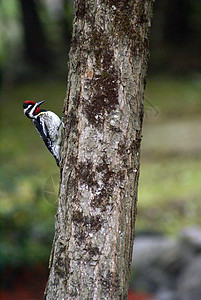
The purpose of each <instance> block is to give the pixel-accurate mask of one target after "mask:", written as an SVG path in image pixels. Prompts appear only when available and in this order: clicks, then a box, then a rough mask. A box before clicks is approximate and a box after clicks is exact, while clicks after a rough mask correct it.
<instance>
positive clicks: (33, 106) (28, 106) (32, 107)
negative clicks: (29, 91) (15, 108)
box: [23, 100, 44, 119]
mask: <svg viewBox="0 0 201 300" xmlns="http://www.w3.org/2000/svg"><path fill="white" fill-rule="evenodd" d="M43 102H44V100H43V101H40V102H34V101H30V100H28V101H24V103H23V110H24V114H25V115H26V116H27V117H28V118H30V119H36V118H37V115H38V113H39V112H40V105H41V104H42V103H43Z"/></svg>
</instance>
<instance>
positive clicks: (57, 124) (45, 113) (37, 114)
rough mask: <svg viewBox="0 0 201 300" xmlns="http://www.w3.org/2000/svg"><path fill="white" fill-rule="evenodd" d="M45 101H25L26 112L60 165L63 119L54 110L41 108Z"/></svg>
mask: <svg viewBox="0 0 201 300" xmlns="http://www.w3.org/2000/svg"><path fill="white" fill-rule="evenodd" d="M43 102H44V101H40V102H37V103H36V102H34V101H25V102H24V103H23V109H24V114H25V115H26V116H27V117H28V118H29V119H31V121H32V123H33V125H34V126H35V128H36V130H37V131H38V133H39V134H40V136H41V137H42V139H43V142H44V143H45V145H46V147H47V148H48V150H49V151H50V152H51V153H52V155H53V156H54V158H55V160H56V163H57V165H58V167H59V165H60V148H61V140H62V137H61V133H62V131H61V130H62V128H63V127H62V121H61V120H60V118H59V117H58V116H57V115H56V114H55V113H53V112H52V111H49V110H45V109H40V105H41V104H42V103H43Z"/></svg>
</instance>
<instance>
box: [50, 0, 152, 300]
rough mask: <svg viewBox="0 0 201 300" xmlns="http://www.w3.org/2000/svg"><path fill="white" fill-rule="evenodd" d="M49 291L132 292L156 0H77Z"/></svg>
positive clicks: (77, 294) (69, 295)
mask: <svg viewBox="0 0 201 300" xmlns="http://www.w3.org/2000/svg"><path fill="white" fill-rule="evenodd" d="M74 9H75V17H74V23H73V36H72V43H71V50H70V61H69V77H68V88H67V96H66V99H65V116H66V121H65V134H64V143H63V149H62V157H63V159H62V166H61V181H60V192H59V202H58V212H57V215H56V225H55V237H54V242H53V248H52V254H51V259H50V275H49V280H48V283H47V287H46V293H45V298H46V299H82V300H84V299H126V298H127V291H128V280H129V273H130V263H131V256H132V248H133V239H134V225H135V218H136V202H137V188H138V177H139V159H140V143H141V131H142V120H143V97H144V89H145V75H146V69H147V56H148V33H149V28H150V22H151V10H152V1H151V0H143V1H142V0H129V1H127V0H126V1H125V0H121V1H118V0H115V1H113V0H108V1H106V0H105V1H102V0H101V1H92V0H85V1H83V0H76V1H75V8H74Z"/></svg>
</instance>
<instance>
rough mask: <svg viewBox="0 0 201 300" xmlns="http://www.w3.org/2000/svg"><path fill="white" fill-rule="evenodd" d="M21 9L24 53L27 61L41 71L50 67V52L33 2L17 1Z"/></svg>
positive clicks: (30, 0) (26, 0) (29, 0)
mask: <svg viewBox="0 0 201 300" xmlns="http://www.w3.org/2000/svg"><path fill="white" fill-rule="evenodd" d="M19 2H20V4H21V8H22V21H23V29H24V42H25V52H26V56H27V58H28V60H29V61H30V62H31V63H32V64H34V65H36V66H38V67H40V68H41V69H44V68H47V67H49V66H50V62H51V59H50V50H49V49H48V46H47V44H48V43H47V39H46V36H45V33H44V31H43V27H42V24H41V22H40V19H39V16H38V11H37V6H36V3H35V1H34V0H19Z"/></svg>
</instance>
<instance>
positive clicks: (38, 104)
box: [36, 100, 45, 107]
mask: <svg viewBox="0 0 201 300" xmlns="http://www.w3.org/2000/svg"><path fill="white" fill-rule="evenodd" d="M43 102H45V100H43V101H40V102H37V103H36V107H39V106H40V105H41V104H42V103H43Z"/></svg>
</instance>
